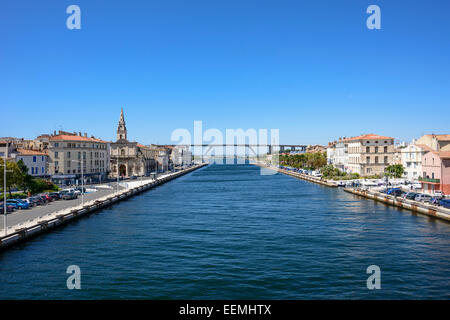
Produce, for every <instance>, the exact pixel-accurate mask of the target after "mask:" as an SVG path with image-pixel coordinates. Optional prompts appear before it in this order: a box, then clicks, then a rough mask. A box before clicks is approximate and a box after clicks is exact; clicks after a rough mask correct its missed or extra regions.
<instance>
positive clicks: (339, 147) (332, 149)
mask: <svg viewBox="0 0 450 320" xmlns="http://www.w3.org/2000/svg"><path fill="white" fill-rule="evenodd" d="M347 149H348V142H347V141H346V139H345V138H339V140H337V141H334V142H330V143H329V144H328V148H327V162H328V164H331V165H333V166H334V167H335V168H338V169H339V170H341V171H343V172H347V169H348V150H347Z"/></svg>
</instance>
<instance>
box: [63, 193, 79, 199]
mask: <svg viewBox="0 0 450 320" xmlns="http://www.w3.org/2000/svg"><path fill="white" fill-rule="evenodd" d="M77 198H78V195H77V194H76V193H75V192H65V193H64V194H63V196H62V199H63V200H73V199H77Z"/></svg>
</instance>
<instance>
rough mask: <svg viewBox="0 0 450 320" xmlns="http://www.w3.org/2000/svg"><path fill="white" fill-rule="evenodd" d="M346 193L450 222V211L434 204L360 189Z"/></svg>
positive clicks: (348, 189) (348, 190) (345, 189)
mask: <svg viewBox="0 0 450 320" xmlns="http://www.w3.org/2000/svg"><path fill="white" fill-rule="evenodd" d="M344 191H346V192H349V193H352V194H355V195H358V196H361V197H364V198H368V199H372V200H375V201H379V202H383V203H386V204H389V205H391V206H395V207H399V208H403V209H407V210H410V211H413V212H418V213H421V214H424V215H427V216H430V217H434V218H438V219H442V220H446V221H449V222H450V209H447V208H443V207H438V206H435V205H432V204H427V203H423V202H418V201H414V200H409V199H403V198H401V197H394V196H391V195H388V194H384V193H381V192H378V191H373V190H363V189H359V188H344Z"/></svg>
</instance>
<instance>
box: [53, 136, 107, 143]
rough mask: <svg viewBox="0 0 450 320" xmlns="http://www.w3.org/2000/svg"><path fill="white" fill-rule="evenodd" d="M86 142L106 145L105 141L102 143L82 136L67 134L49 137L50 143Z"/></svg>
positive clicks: (99, 140)
mask: <svg viewBox="0 0 450 320" xmlns="http://www.w3.org/2000/svg"><path fill="white" fill-rule="evenodd" d="M60 140H61V141H64V140H68V141H86V142H100V143H106V141H103V140H101V139H97V138H89V137H84V136H77V135H68V134H59V135H57V136H51V137H50V141H60Z"/></svg>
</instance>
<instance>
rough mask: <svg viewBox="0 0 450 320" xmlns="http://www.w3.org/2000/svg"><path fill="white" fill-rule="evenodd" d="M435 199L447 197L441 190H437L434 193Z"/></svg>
mask: <svg viewBox="0 0 450 320" xmlns="http://www.w3.org/2000/svg"><path fill="white" fill-rule="evenodd" d="M434 196H435V197H445V194H444V193H443V192H442V191H441V190H437V191H435V192H434Z"/></svg>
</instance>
